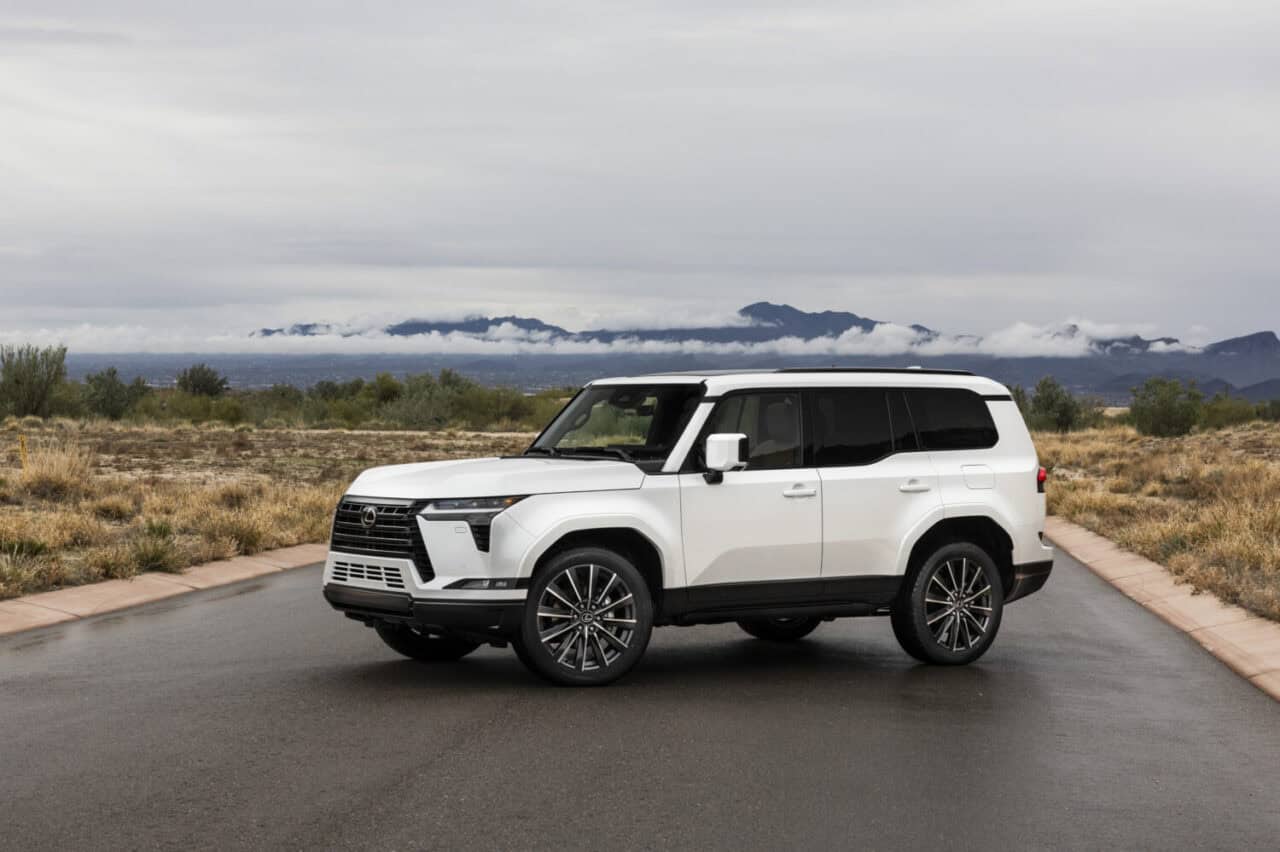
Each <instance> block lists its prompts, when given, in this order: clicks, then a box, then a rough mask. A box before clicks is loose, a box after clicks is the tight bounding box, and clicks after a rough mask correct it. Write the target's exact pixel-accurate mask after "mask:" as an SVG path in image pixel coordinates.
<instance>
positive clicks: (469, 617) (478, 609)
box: [324, 583, 524, 637]
mask: <svg viewBox="0 0 1280 852" xmlns="http://www.w3.org/2000/svg"><path fill="white" fill-rule="evenodd" d="M324 598H325V600H327V601H328V602H329V605H330V606H332V607H333V608H334V609H336V610H338V611H339V612H342V613H345V614H346V615H347V617H348V618H354V619H357V620H359V621H363V622H365V623H367V624H376V623H379V622H387V623H394V624H409V625H412V626H414V627H417V628H419V629H421V630H423V631H425V632H428V633H465V634H479V635H484V636H490V637H503V636H512V635H514V634H515V633H517V632H518V631H519V629H520V617H521V614H522V612H523V610H524V601H523V600H520V599H512V600H457V599H447V600H438V599H437V600H423V599H420V598H417V599H415V598H412V597H410V596H409V595H408V594H405V593H403V592H386V591H379V590H377V589H362V588H357V587H355V586H345V585H341V584H337V583H328V584H326V585H325V587H324Z"/></svg>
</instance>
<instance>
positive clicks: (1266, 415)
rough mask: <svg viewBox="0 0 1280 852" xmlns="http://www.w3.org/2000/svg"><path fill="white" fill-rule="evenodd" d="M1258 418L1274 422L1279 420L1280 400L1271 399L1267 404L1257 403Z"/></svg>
mask: <svg viewBox="0 0 1280 852" xmlns="http://www.w3.org/2000/svg"><path fill="white" fill-rule="evenodd" d="M1258 416H1259V417H1261V418H1262V419H1263V420H1270V421H1272V422H1275V421H1277V420H1280V399H1273V400H1270V401H1268V402H1263V403H1259V405H1258Z"/></svg>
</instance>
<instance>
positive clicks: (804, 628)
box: [738, 618, 822, 642]
mask: <svg viewBox="0 0 1280 852" xmlns="http://www.w3.org/2000/svg"><path fill="white" fill-rule="evenodd" d="M821 623H822V619H820V618H744V619H742V620H741V621H739V622H738V626H739V627H741V628H742V629H743V630H745V631H747V632H748V633H750V634H751V635H752V636H754V637H756V638H757V639H768V640H769V641H770V642H794V641H796V640H797V639H803V638H804V637H806V636H808V635H809V634H810V633H812V632H813V631H815V630H817V629H818V625H819V624H821Z"/></svg>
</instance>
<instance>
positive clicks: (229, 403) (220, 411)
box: [209, 397, 245, 425]
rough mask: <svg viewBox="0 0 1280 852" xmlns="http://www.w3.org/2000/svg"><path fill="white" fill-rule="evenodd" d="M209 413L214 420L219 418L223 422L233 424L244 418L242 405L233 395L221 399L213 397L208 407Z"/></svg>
mask: <svg viewBox="0 0 1280 852" xmlns="http://www.w3.org/2000/svg"><path fill="white" fill-rule="evenodd" d="M209 415H210V416H211V417H212V418H213V419H214V420H220V421H222V422H223V423H227V424H230V425H235V424H236V423H241V422H243V421H244V419H245V413H244V405H243V404H242V403H241V402H240V400H238V399H236V398H235V397H225V398H223V399H215V400H214V401H213V404H212V405H211V406H210V407H209Z"/></svg>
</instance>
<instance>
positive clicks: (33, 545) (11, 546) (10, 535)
mask: <svg viewBox="0 0 1280 852" xmlns="http://www.w3.org/2000/svg"><path fill="white" fill-rule="evenodd" d="M48 550H49V545H48V544H46V543H45V542H43V541H41V540H40V539H38V538H31V537H29V536H27V535H22V534H18V533H16V532H15V531H13V530H0V553H10V554H13V555H15V556H40V555H42V554H44V553H47V552H48Z"/></svg>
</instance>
